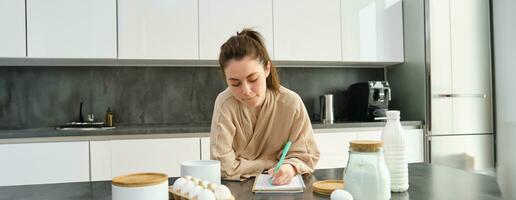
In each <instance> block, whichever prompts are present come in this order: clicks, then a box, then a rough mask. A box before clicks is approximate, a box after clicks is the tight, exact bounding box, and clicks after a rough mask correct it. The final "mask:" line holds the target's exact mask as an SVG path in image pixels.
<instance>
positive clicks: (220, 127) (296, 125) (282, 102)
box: [211, 87, 319, 180]
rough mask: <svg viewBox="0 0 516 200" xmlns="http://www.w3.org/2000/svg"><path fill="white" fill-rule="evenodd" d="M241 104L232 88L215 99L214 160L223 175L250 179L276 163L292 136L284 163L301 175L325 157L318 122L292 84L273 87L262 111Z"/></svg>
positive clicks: (237, 178)
mask: <svg viewBox="0 0 516 200" xmlns="http://www.w3.org/2000/svg"><path fill="white" fill-rule="evenodd" d="M254 112H255V111H254V109H251V108H248V107H246V106H245V105H243V104H242V103H240V102H239V101H238V100H237V99H236V98H235V97H234V96H233V95H232V94H231V91H230V90H229V88H227V89H226V90H224V91H223V92H221V93H220V94H219V95H218V96H217V99H216V101H215V106H214V111H213V119H212V123H211V159H215V160H219V161H220V163H221V172H222V178H224V179H226V180H244V179H247V178H249V177H252V176H256V175H257V174H260V173H262V172H263V171H264V170H268V169H269V168H271V167H273V166H275V164H276V163H277V162H278V160H279V157H280V156H281V154H280V153H281V150H282V149H283V147H284V146H285V144H286V143H287V141H288V140H291V141H292V146H291V148H290V150H289V151H288V154H287V156H286V158H285V162H284V163H289V164H292V165H293V166H294V168H295V169H296V170H297V172H299V173H300V174H306V173H311V172H312V171H313V170H314V167H315V165H316V164H317V161H318V160H319V149H318V148H317V145H316V143H315V141H314V136H313V130H312V125H311V123H310V119H309V117H308V114H307V112H306V108H305V106H304V104H303V101H302V100H301V98H300V97H299V96H298V95H297V94H296V93H294V92H293V91H290V90H289V89H287V88H284V87H280V90H279V93H275V92H273V91H271V90H269V89H267V91H266V93H265V100H264V102H263V104H262V107H261V111H260V112H259V115H258V116H256V114H255V113H254Z"/></svg>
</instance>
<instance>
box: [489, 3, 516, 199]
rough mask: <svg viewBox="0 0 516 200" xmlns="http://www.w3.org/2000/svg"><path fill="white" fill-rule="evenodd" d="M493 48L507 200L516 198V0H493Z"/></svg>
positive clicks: (499, 163) (501, 166) (501, 183)
mask: <svg viewBox="0 0 516 200" xmlns="http://www.w3.org/2000/svg"><path fill="white" fill-rule="evenodd" d="M492 6H493V7H492V17H493V19H492V20H493V40H494V41H493V48H494V56H493V58H494V72H495V73H494V74H495V78H494V80H495V95H496V96H495V98H496V104H495V105H496V142H497V145H496V149H497V151H496V154H497V155H496V156H497V169H496V170H497V175H498V176H497V177H498V185H499V186H500V190H501V191H502V194H503V197H504V199H516V172H515V171H514V169H516V158H515V156H514V152H516V115H515V113H516V105H515V104H514V103H515V101H514V99H516V93H514V75H515V74H516V59H515V57H514V52H516V41H515V40H514V36H515V35H516V23H514V19H516V13H515V12H514V11H515V10H516V1H514V0H493V1H492Z"/></svg>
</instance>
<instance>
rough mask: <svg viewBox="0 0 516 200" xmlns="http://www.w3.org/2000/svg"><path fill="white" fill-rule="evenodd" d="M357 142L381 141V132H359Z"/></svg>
mask: <svg viewBox="0 0 516 200" xmlns="http://www.w3.org/2000/svg"><path fill="white" fill-rule="evenodd" d="M357 140H382V130H376V131H359V132H357Z"/></svg>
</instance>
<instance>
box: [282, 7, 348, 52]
mask: <svg viewBox="0 0 516 200" xmlns="http://www.w3.org/2000/svg"><path fill="white" fill-rule="evenodd" d="M340 10H341V9H340V0H325V1H317V0H275V1H274V11H273V13H274V58H275V59H276V60H309V61H341V60H342V53H341V30H340V25H341V24H340V15H341V13H340Z"/></svg>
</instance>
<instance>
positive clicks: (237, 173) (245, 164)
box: [210, 111, 274, 181]
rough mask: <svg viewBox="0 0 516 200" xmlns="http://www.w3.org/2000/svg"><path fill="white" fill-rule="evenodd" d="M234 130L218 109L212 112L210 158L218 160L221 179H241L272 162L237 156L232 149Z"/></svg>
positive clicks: (256, 172)
mask: <svg viewBox="0 0 516 200" xmlns="http://www.w3.org/2000/svg"><path fill="white" fill-rule="evenodd" d="M215 112H217V111H215ZM235 130H236V128H235V126H234V125H233V123H232V122H231V121H230V120H229V119H228V118H227V117H225V116H224V115H223V114H222V113H220V111H218V113H214V115H213V119H212V124H211V136H210V137H211V139H210V140H211V142H210V150H211V159H215V160H219V161H220V167H221V176H222V178H223V179H225V180H240V181H242V180H245V179H247V178H250V177H252V176H256V175H258V174H260V173H262V172H263V170H264V169H266V168H267V167H270V166H272V165H273V164H274V161H269V160H248V159H244V158H241V157H238V156H237V155H236V154H235V150H234V149H233V139H234V137H235V133H236V131H235Z"/></svg>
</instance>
